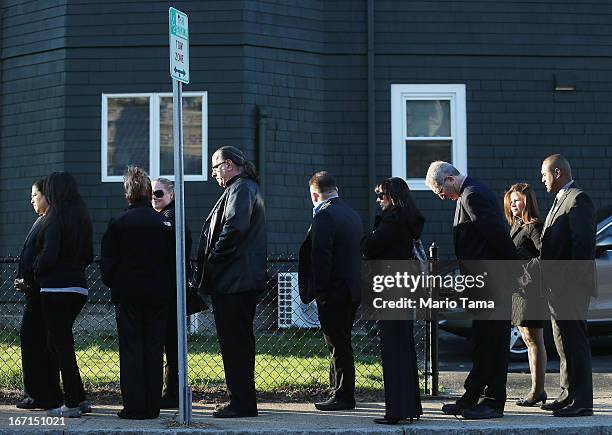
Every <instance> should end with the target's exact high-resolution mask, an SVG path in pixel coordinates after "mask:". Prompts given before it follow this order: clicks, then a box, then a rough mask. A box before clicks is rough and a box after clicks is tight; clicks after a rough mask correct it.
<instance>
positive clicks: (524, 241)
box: [510, 221, 543, 260]
mask: <svg viewBox="0 0 612 435" xmlns="http://www.w3.org/2000/svg"><path fill="white" fill-rule="evenodd" d="M542 226H543V224H542V222H539V221H538V222H533V223H530V224H527V225H523V224H522V221H516V222H514V224H512V228H510V236H511V237H512V242H513V243H514V246H516V253H517V255H518V257H519V258H520V259H521V260H530V259H532V258H537V257H539V256H540V248H541V246H542V241H541V238H542Z"/></svg>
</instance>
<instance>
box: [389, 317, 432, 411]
mask: <svg viewBox="0 0 612 435" xmlns="http://www.w3.org/2000/svg"><path fill="white" fill-rule="evenodd" d="M378 324H379V327H380V347H381V356H382V369H383V380H384V384H385V417H387V418H396V419H399V420H403V419H408V418H413V417H417V416H419V415H421V414H423V408H422V406H421V390H420V387H419V373H418V368H417V357H416V350H415V348H414V335H413V322H412V320H381V321H380V322H379V323H378Z"/></svg>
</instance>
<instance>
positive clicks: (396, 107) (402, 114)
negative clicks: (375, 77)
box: [391, 84, 467, 190]
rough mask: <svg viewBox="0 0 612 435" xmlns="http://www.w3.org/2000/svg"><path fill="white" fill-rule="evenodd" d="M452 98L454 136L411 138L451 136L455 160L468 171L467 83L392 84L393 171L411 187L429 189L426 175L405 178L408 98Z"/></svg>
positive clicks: (463, 172)
mask: <svg viewBox="0 0 612 435" xmlns="http://www.w3.org/2000/svg"><path fill="white" fill-rule="evenodd" d="M409 100H448V101H450V118H451V119H450V123H451V136H450V137H448V138H446V137H443V138H432V137H423V138H411V140H432V139H451V140H452V146H451V156H452V161H451V162H449V163H452V164H453V165H454V166H455V167H456V168H457V169H458V170H459V171H460V172H461V173H462V174H464V175H465V174H467V126H466V111H465V85H464V84H418V85H412V84H410V85H403V84H392V85H391V174H392V176H393V177H400V178H403V179H404V180H406V183H408V186H409V187H410V189H412V190H429V188H428V187H427V186H426V185H425V178H407V177H406V175H407V174H406V137H407V125H406V101H409Z"/></svg>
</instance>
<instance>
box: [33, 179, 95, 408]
mask: <svg viewBox="0 0 612 435" xmlns="http://www.w3.org/2000/svg"><path fill="white" fill-rule="evenodd" d="M44 191H45V195H46V197H47V201H48V202H49V209H48V211H47V213H46V214H45V216H44V218H43V221H42V223H41V228H40V232H39V233H38V236H37V240H36V251H37V254H36V260H35V261H34V278H35V280H36V281H37V282H38V285H40V297H41V305H42V312H43V317H44V320H45V324H46V327H47V332H48V341H49V343H50V347H51V349H52V351H53V352H54V354H55V357H56V361H57V363H58V365H59V370H60V372H61V374H62V386H63V389H64V405H63V406H61V407H59V408H54V409H50V410H49V411H48V414H49V415H54V416H65V417H80V416H81V412H87V411H90V410H91V408H90V407H89V403H88V401H87V400H86V398H85V390H84V389H83V382H82V381H81V375H80V373H79V366H78V364H77V361H76V355H75V352H74V337H73V335H72V326H73V325H74V322H75V320H76V318H77V316H78V315H79V313H80V312H81V310H82V309H83V306H84V305H85V302H86V301H87V293H88V291H87V280H86V279H85V268H86V267H87V266H88V265H89V264H91V262H92V260H93V242H92V237H93V228H92V224H91V218H90V216H89V211H88V210H87V206H86V205H85V202H84V201H83V199H82V198H81V195H80V194H79V191H78V187H77V183H76V180H75V179H74V177H73V176H72V175H70V174H69V173H67V172H54V173H52V174H51V175H49V176H48V177H47V180H46V181H45V186H44ZM57 380H58V381H59V377H58V379H57ZM58 388H59V385H58Z"/></svg>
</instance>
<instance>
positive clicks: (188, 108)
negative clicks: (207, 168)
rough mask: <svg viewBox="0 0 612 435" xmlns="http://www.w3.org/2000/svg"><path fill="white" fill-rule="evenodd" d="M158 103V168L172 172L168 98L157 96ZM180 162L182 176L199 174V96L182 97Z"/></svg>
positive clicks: (163, 172) (200, 123) (200, 137)
mask: <svg viewBox="0 0 612 435" xmlns="http://www.w3.org/2000/svg"><path fill="white" fill-rule="evenodd" d="M159 104H160V107H159V122H160V126H159V147H160V162H159V170H160V173H161V174H163V175H172V174H174V142H173V139H172V97H161V98H160V99H159ZM183 165H184V170H185V174H186V175H202V97H183Z"/></svg>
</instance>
